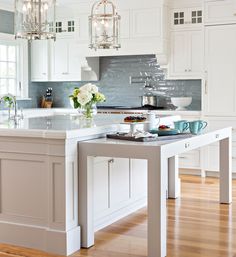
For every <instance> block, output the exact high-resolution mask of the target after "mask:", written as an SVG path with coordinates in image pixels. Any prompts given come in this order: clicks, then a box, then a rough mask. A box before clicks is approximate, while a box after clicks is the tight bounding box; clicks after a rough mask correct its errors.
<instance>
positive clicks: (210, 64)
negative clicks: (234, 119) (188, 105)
mask: <svg viewBox="0 0 236 257" xmlns="http://www.w3.org/2000/svg"><path fill="white" fill-rule="evenodd" d="M205 34H206V42H205V66H206V67H205V68H206V81H205V88H204V112H205V113H206V114H209V115H226V116H231V115H235V114H236V91H235V88H236V73H235V70H236V47H235V45H236V25H224V26H210V27H206V29H205Z"/></svg>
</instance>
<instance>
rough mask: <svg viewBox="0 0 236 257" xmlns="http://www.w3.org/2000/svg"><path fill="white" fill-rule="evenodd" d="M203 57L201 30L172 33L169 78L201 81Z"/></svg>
mask: <svg viewBox="0 0 236 257" xmlns="http://www.w3.org/2000/svg"><path fill="white" fill-rule="evenodd" d="M203 56H204V40H203V32H202V31H201V30H193V31H175V32H172V33H171V55H170V71H169V78H174V79H175V78H176V79H178V78H179V79H185V78H189V79H193V78H196V79H201V78H202V76H203V59H204V58H203Z"/></svg>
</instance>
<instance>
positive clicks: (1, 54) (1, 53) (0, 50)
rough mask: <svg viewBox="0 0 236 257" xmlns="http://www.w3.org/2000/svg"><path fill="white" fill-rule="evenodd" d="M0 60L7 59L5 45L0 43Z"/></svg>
mask: <svg viewBox="0 0 236 257" xmlns="http://www.w3.org/2000/svg"><path fill="white" fill-rule="evenodd" d="M0 61H7V46H5V45H0Z"/></svg>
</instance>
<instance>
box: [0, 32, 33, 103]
mask: <svg viewBox="0 0 236 257" xmlns="http://www.w3.org/2000/svg"><path fill="white" fill-rule="evenodd" d="M7 93H11V94H13V95H15V96H17V98H18V99H19V98H26V97H28V44H27V41H23V40H15V39H14V36H13V35H7V34H2V33H0V95H3V94H7Z"/></svg>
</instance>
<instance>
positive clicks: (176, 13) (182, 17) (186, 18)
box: [171, 7, 203, 29]
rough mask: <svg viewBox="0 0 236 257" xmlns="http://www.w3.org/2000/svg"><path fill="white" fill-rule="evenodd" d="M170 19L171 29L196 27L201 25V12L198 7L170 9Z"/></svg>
mask: <svg viewBox="0 0 236 257" xmlns="http://www.w3.org/2000/svg"><path fill="white" fill-rule="evenodd" d="M171 17H172V18H171V27H172V29H181V28H186V27H190V26H198V25H201V24H202V23H203V11H202V9H201V8H200V7H199V8H197V7H194V8H182V9H172V15H171Z"/></svg>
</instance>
